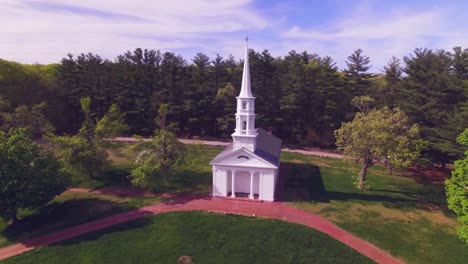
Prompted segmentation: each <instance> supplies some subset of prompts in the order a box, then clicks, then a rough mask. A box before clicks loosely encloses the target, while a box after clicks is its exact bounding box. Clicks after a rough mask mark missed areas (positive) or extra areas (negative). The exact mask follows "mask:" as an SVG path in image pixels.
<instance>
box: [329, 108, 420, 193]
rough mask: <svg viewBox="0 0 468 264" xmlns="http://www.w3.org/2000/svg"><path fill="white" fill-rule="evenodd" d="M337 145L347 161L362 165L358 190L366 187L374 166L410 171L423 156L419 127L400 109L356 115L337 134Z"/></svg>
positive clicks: (372, 111)
mask: <svg viewBox="0 0 468 264" xmlns="http://www.w3.org/2000/svg"><path fill="white" fill-rule="evenodd" d="M335 136H336V145H337V147H338V149H339V150H341V151H343V153H344V155H345V157H348V158H351V159H355V160H356V163H361V165H362V167H361V172H360V173H359V175H358V177H357V187H358V188H359V189H364V188H365V187H366V178H367V169H368V168H369V167H370V166H372V165H374V163H375V162H385V163H386V164H388V166H390V167H391V168H393V167H407V166H409V165H410V164H411V162H413V161H414V160H415V159H416V158H417V157H418V156H419V153H420V150H421V148H422V147H423V143H422V142H421V141H420V138H419V126H418V125H417V124H414V123H412V122H411V121H410V119H409V118H408V116H407V115H406V114H405V113H404V112H403V111H401V110H400V109H398V108H397V109H389V108H387V107H384V108H382V109H378V110H376V109H374V110H371V111H369V112H367V113H357V114H356V116H355V117H354V119H353V121H351V122H347V123H343V124H342V126H341V128H340V129H338V130H336V131H335Z"/></svg>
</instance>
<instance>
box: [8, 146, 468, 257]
mask: <svg viewBox="0 0 468 264" xmlns="http://www.w3.org/2000/svg"><path fill="white" fill-rule="evenodd" d="M130 145H131V144H124V143H118V144H112V146H111V147H110V148H109V155H110V158H111V159H112V161H113V164H112V166H111V167H110V169H109V170H108V171H107V172H106V173H104V174H103V175H101V177H99V178H98V179H97V180H90V179H88V178H85V177H83V178H81V179H75V183H74V184H75V185H76V186H80V187H88V188H89V187H91V188H100V187H109V186H130V182H129V179H128V177H127V176H128V174H129V171H130V168H131V166H130V165H129V164H130V163H129V162H131V161H133V160H134V159H135V157H136V154H135V153H134V152H133V151H131V149H130ZM187 147H188V149H189V153H190V155H189V156H190V162H189V163H188V164H187V165H184V166H182V167H181V168H178V170H177V173H176V175H175V176H174V178H173V180H172V181H171V183H170V184H161V185H160V186H158V188H157V191H158V192H178V193H181V192H184V193H197V194H200V193H205V194H207V193H209V192H210V190H211V167H210V166H209V164H208V163H209V161H210V160H211V159H212V158H213V157H214V156H215V155H216V154H217V153H218V152H219V151H220V150H221V149H222V148H221V147H208V146H187ZM281 159H282V163H281V173H280V174H281V175H282V176H286V177H285V178H283V179H282V182H283V184H281V185H280V186H279V187H278V188H279V192H280V193H281V194H282V195H281V196H282V200H284V201H286V202H288V203H290V204H291V205H294V206H297V207H300V208H303V209H304V210H307V211H310V212H313V213H317V214H319V215H322V216H323V217H325V218H327V219H329V220H330V221H332V222H334V223H336V224H337V225H339V226H341V227H342V228H344V229H345V230H347V231H349V232H351V233H353V234H355V235H357V236H359V237H362V238H364V239H366V240H368V241H370V242H371V243H373V244H375V245H377V246H379V247H380V248H382V249H385V250H387V251H389V252H390V253H391V254H392V255H394V256H397V257H399V258H401V259H403V260H404V261H406V262H408V263H468V246H467V245H465V244H464V243H463V242H462V241H460V240H459V239H458V238H457V236H456V234H455V228H456V225H457V222H456V219H455V217H454V215H453V214H452V213H451V212H450V211H448V210H447V208H446V205H445V194H444V186H443V183H442V182H440V181H438V182H432V181H430V180H428V179H427V178H426V177H425V176H424V175H412V177H400V176H390V175H388V174H387V172H386V171H385V169H384V168H383V167H382V166H374V167H372V168H371V169H370V171H369V182H368V183H369V185H370V189H369V190H367V191H360V190H357V189H355V188H354V186H353V181H354V175H355V174H356V173H357V171H358V169H357V168H354V166H353V164H351V163H349V162H347V161H342V160H338V159H328V158H320V157H311V156H304V155H300V154H293V153H286V152H284V153H283V154H282V157H281ZM70 195H71V194H65V197H63V198H61V197H58V198H57V199H58V200H57V199H56V200H55V201H53V202H52V203H51V208H59V209H53V210H47V209H46V210H44V212H42V211H40V212H33V213H31V212H26V213H25V215H27V218H30V220H28V221H25V222H26V223H31V224H30V226H29V224H26V226H28V228H19V231H20V232H13V231H10V230H9V227H8V226H7V225H6V223H4V222H3V223H2V222H1V221H0V230H4V231H3V232H2V234H1V236H0V246H1V245H2V244H3V245H4V244H6V243H9V242H11V241H16V240H17V239H18V238H23V237H24V236H26V237H32V236H34V235H35V234H37V233H33V234H30V233H28V232H27V231H28V230H33V229H34V228H33V227H40V228H42V226H43V225H44V223H45V222H59V223H60V222H63V223H64V224H63V225H62V226H60V225H59V227H63V226H67V225H69V224H71V223H75V222H73V221H77V222H84V221H87V220H89V219H93V218H98V217H99V216H103V215H109V214H113V213H116V212H120V211H124V210H128V209H129V208H134V207H138V206H141V205H144V204H148V203H151V202H157V201H153V200H151V199H154V198H146V199H143V198H142V199H139V198H115V197H112V196H108V197H101V196H99V197H87V196H88V195H92V194H73V195H77V196H76V197H75V196H73V195H72V196H70ZM81 195H82V196H81ZM60 199H63V201H62V202H61V201H60ZM95 199H96V200H95ZM113 199H118V201H116V200H113ZM126 199H127V200H126ZM98 201H99V202H98ZM64 202H65V203H64ZM100 203H104V204H108V203H110V204H112V206H109V205H99V204H100ZM61 204H63V205H62V206H58V205H61ZM88 207H89V208H103V209H102V211H100V213H97V214H95V213H87V211H88V209H87V208H88ZM46 208H47V207H46ZM74 208H78V210H76V209H74ZM89 210H93V209H89ZM48 211H50V212H52V213H47V212H48ZM72 211H73V212H75V215H71V214H70V213H63V212H72ZM82 211H83V212H82ZM76 212H79V213H76ZM54 217H55V218H54ZM72 218H77V219H76V220H75V219H72ZM36 219H39V220H36ZM41 219H42V220H41ZM48 219H53V220H52V221H49V220H48ZM80 219H81V220H80ZM38 223H39V224H38ZM41 223H42V224H41ZM45 226H46V227H45V231H47V230H53V229H55V228H56V227H54V224H52V225H51V226H52V227H49V225H48V224H47V223H46V224H45ZM40 230H42V229H40ZM45 231H41V233H42V232H45Z"/></svg>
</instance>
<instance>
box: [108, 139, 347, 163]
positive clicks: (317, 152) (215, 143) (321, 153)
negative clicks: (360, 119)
mask: <svg viewBox="0 0 468 264" xmlns="http://www.w3.org/2000/svg"><path fill="white" fill-rule="evenodd" d="M143 140H148V139H147V138H145V139H143ZM111 141H115V142H137V140H136V139H134V138H132V137H116V138H113V139H112V140H111ZM179 141H180V142H182V143H184V144H203V145H208V146H227V145H229V144H230V142H225V141H215V140H195V139H179ZM282 151H285V152H293V153H300V154H304V155H310V156H318V157H327V158H335V159H341V158H343V155H342V154H340V153H333V152H328V151H323V150H313V149H312V150H307V149H289V148H283V149H282Z"/></svg>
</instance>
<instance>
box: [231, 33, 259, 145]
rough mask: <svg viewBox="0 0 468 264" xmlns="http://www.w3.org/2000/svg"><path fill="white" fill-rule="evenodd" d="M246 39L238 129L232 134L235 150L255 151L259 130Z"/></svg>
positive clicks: (238, 105)
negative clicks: (256, 124) (257, 128)
mask: <svg viewBox="0 0 468 264" xmlns="http://www.w3.org/2000/svg"><path fill="white" fill-rule="evenodd" d="M247 40H248V39H247V38H246V39H245V41H246V43H245V57H244V72H243V74H242V86H241V91H240V93H239V96H238V97H236V99H237V112H236V129H235V131H234V133H233V134H232V139H233V146H234V150H236V149H240V148H246V149H248V150H250V151H255V145H256V138H257V130H256V129H255V97H253V95H252V90H251V88H250V69H249V47H248V45H247Z"/></svg>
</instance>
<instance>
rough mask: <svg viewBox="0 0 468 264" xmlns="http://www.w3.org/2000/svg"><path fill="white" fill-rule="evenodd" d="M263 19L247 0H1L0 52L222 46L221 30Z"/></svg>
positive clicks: (242, 28) (15, 55) (25, 54)
mask: <svg viewBox="0 0 468 264" xmlns="http://www.w3.org/2000/svg"><path fill="white" fill-rule="evenodd" d="M268 23H269V21H268V20H267V19H266V18H265V17H263V16H261V15H259V14H258V12H255V10H253V9H252V7H251V3H250V1H249V0H231V1H208V0H200V1H185V0H171V1H167V0H165V1H160V0H159V1H145V0H133V1H124V0H113V1H95V0H81V1H79V2H78V1H71V0H37V1H13V0H6V3H3V4H2V16H1V17H0V34H1V35H2V38H1V39H0V57H2V58H5V59H11V60H16V61H20V62H26V63H35V62H40V63H50V62H58V61H59V60H60V58H62V57H64V56H65V55H66V54H67V53H69V52H71V53H74V54H77V53H81V52H94V53H98V54H100V55H102V56H104V57H107V58H114V57H115V56H116V55H118V54H121V53H123V52H124V51H126V50H133V49H134V48H136V47H143V48H154V49H161V50H163V51H166V50H178V49H185V48H186V49H194V48H201V49H200V51H203V50H205V49H207V47H206V46H207V45H216V47H214V46H213V47H209V48H210V49H219V50H223V47H224V46H225V44H226V43H225V42H224V41H223V38H221V37H220V34H226V33H237V34H242V35H243V34H244V32H246V31H247V29H248V30H250V31H259V30H262V29H264V28H266V27H267V26H268ZM240 41H241V39H240V38H239V40H238V42H240ZM240 48H241V45H240V46H239V49H240ZM192 55H193V54H192Z"/></svg>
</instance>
